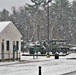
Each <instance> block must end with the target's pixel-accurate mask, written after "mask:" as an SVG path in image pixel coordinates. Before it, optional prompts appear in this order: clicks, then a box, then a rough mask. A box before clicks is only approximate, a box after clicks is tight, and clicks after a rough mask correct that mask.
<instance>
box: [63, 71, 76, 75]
mask: <svg viewBox="0 0 76 75" xmlns="http://www.w3.org/2000/svg"><path fill="white" fill-rule="evenodd" d="M63 75H76V71H74V72H70V73H66V74H63Z"/></svg>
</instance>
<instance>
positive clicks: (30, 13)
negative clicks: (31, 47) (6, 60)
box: [0, 0, 76, 44]
mask: <svg viewBox="0 0 76 75" xmlns="http://www.w3.org/2000/svg"><path fill="white" fill-rule="evenodd" d="M31 2H32V3H33V5H30V4H25V5H24V6H22V7H19V9H18V10H16V7H12V13H10V12H9V11H8V10H7V9H3V10H2V11H0V21H12V22H13V23H14V24H15V26H16V27H17V28H18V30H19V31H20V32H21V34H22V36H23V38H22V39H23V40H24V41H25V42H29V41H37V40H38V41H40V40H47V34H48V33H47V26H48V23H47V22H48V19H47V18H48V12H47V9H48V8H47V0H31ZM49 39H50V40H51V39H68V40H69V42H70V43H73V44H75V43H76V1H73V2H72V3H70V2H69V1H68V0H52V2H50V4H49Z"/></svg>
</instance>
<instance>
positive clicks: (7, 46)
mask: <svg viewBox="0 0 76 75" xmlns="http://www.w3.org/2000/svg"><path fill="white" fill-rule="evenodd" d="M6 49H7V51H9V41H6Z"/></svg>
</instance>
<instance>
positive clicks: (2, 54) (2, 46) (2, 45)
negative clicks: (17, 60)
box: [1, 40, 4, 61]
mask: <svg viewBox="0 0 76 75" xmlns="http://www.w3.org/2000/svg"><path fill="white" fill-rule="evenodd" d="M1 49H2V50H1V56H2V61H3V60H4V40H2V43H1Z"/></svg>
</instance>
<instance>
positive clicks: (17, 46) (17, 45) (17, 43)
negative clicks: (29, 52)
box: [16, 41, 19, 50]
mask: <svg viewBox="0 0 76 75" xmlns="http://www.w3.org/2000/svg"><path fill="white" fill-rule="evenodd" d="M16 49H17V50H19V41H16Z"/></svg>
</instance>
